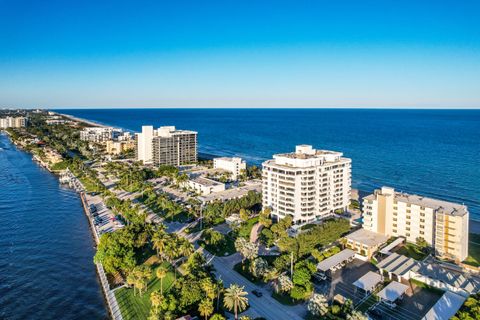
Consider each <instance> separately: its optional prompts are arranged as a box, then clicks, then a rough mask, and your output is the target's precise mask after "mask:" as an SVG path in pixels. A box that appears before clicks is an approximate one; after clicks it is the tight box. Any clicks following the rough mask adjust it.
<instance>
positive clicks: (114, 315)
mask: <svg viewBox="0 0 480 320" xmlns="http://www.w3.org/2000/svg"><path fill="white" fill-rule="evenodd" d="M77 121H78V120H77ZM0 134H5V135H6V136H7V137H8V140H10V142H11V143H12V145H14V146H15V149H16V151H23V152H25V153H28V154H29V155H32V154H31V153H30V152H28V151H26V150H24V149H23V148H19V146H18V145H17V144H16V143H15V142H14V141H13V140H12V138H11V136H10V135H9V134H8V132H7V131H5V132H3V130H2V131H0ZM31 160H32V162H33V163H34V164H37V165H38V166H39V167H40V168H43V169H45V170H47V171H48V172H49V173H50V174H52V175H54V176H55V178H57V180H58V183H60V180H59V175H58V174H57V172H56V171H53V170H51V169H50V167H49V165H48V164H46V163H44V162H43V161H41V160H40V159H37V158H36V156H35V155H32V158H31ZM73 176H74V177H75V178H76V179H77V180H78V178H77V177H76V176H75V175H73ZM80 183H81V182H80ZM72 191H74V192H75V194H76V195H77V196H78V197H79V198H80V202H81V204H82V205H81V206H82V209H81V210H82V211H83V213H84V216H85V218H87V221H88V226H89V229H90V235H91V237H92V239H93V242H94V247H95V249H96V248H97V246H98V244H99V241H100V238H99V237H98V235H97V232H96V230H95V226H94V225H93V222H92V220H91V219H90V217H89V216H88V203H87V200H86V198H85V192H84V191H77V190H75V189H72ZM94 265H95V271H96V275H97V278H98V280H99V284H100V287H101V290H102V295H103V299H104V303H105V306H106V307H107V310H108V313H109V315H110V317H111V319H114V320H122V319H123V318H122V315H121V313H120V312H119V308H118V303H116V300H115V294H114V293H113V290H111V289H110V284H109V283H108V279H107V277H106V274H105V271H104V270H103V266H102V265H101V264H96V263H94ZM112 295H113V298H112ZM112 299H113V300H115V303H113V302H112V301H111V300H112ZM115 304H117V307H116V309H118V311H117V312H114V309H115V307H114V305H115Z"/></svg>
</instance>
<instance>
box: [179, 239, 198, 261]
mask: <svg viewBox="0 0 480 320" xmlns="http://www.w3.org/2000/svg"><path fill="white" fill-rule="evenodd" d="M179 251H180V252H181V254H182V255H183V256H185V257H189V256H190V255H191V254H192V253H193V252H194V251H195V248H194V247H193V244H191V243H190V241H188V240H187V239H185V238H182V241H181V244H180V248H179Z"/></svg>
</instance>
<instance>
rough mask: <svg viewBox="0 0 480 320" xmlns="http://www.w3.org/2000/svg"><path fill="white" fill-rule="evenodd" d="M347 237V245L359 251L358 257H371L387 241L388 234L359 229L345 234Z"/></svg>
mask: <svg viewBox="0 0 480 320" xmlns="http://www.w3.org/2000/svg"><path fill="white" fill-rule="evenodd" d="M345 239H347V243H346V246H347V248H349V249H352V250H353V251H355V252H356V253H357V258H360V259H362V258H364V259H363V260H366V259H370V258H371V257H372V256H373V254H374V253H375V252H376V251H377V250H378V249H379V247H380V246H381V245H382V244H384V243H385V242H387V240H388V236H386V235H383V234H380V233H376V232H373V231H369V230H367V229H359V230H357V231H354V232H352V233H350V234H348V235H346V236H345Z"/></svg>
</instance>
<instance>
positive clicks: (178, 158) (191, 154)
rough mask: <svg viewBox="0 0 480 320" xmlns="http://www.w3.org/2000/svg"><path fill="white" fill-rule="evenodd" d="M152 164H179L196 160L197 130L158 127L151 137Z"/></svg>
mask: <svg viewBox="0 0 480 320" xmlns="http://www.w3.org/2000/svg"><path fill="white" fill-rule="evenodd" d="M152 145H153V146H152V156H153V164H154V165H155V166H160V165H172V166H181V165H185V164H191V163H195V162H197V132H195V131H189V130H177V129H175V127H173V126H169V127H160V128H159V129H158V130H157V134H156V136H154V137H153V139H152Z"/></svg>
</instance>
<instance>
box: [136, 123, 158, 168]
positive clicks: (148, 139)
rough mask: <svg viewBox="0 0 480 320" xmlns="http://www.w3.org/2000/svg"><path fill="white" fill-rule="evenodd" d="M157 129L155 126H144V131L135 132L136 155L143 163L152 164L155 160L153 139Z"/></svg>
mask: <svg viewBox="0 0 480 320" xmlns="http://www.w3.org/2000/svg"><path fill="white" fill-rule="evenodd" d="M155 134H156V130H153V126H142V132H141V133H136V134H135V157H136V158H137V161H142V162H143V164H151V163H152V161H153V151H152V147H153V145H152V142H153V141H152V140H153V137H154V135H155Z"/></svg>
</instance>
